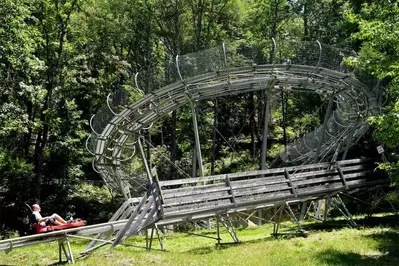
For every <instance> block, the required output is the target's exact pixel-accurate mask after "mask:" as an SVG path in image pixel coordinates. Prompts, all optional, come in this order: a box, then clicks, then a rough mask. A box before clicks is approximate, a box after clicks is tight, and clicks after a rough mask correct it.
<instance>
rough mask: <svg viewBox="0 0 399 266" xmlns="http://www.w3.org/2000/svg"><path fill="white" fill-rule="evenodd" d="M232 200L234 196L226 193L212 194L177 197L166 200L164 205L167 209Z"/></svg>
mask: <svg viewBox="0 0 399 266" xmlns="http://www.w3.org/2000/svg"><path fill="white" fill-rule="evenodd" d="M226 198H228V199H230V198H232V195H229V194H228V193H226V192H219V193H212V194H202V195H194V196H184V197H176V198H173V199H168V200H165V203H164V204H163V205H162V206H164V207H165V208H167V207H170V206H175V205H183V204H192V203H198V202H203V201H206V202H209V201H215V200H216V201H217V200H219V199H226Z"/></svg>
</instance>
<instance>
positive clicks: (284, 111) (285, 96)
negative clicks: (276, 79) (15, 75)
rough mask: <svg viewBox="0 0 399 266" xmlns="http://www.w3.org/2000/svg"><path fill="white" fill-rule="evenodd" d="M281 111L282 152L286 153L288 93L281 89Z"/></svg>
mask: <svg viewBox="0 0 399 266" xmlns="http://www.w3.org/2000/svg"><path fill="white" fill-rule="evenodd" d="M281 100H282V101H281V109H282V110H281V111H282V114H283V143H284V152H285V153H287V129H286V127H287V125H286V123H287V103H288V94H287V93H284V91H281Z"/></svg>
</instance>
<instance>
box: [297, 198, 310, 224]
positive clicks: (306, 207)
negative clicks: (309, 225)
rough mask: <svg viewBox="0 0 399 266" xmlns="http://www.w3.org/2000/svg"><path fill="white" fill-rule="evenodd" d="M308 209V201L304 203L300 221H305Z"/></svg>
mask: <svg viewBox="0 0 399 266" xmlns="http://www.w3.org/2000/svg"><path fill="white" fill-rule="evenodd" d="M307 209H308V203H307V201H304V202H302V206H301V214H300V215H299V221H303V220H304V219H305V216H306V212H307Z"/></svg>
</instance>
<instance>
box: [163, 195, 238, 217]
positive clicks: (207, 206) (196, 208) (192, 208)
mask: <svg viewBox="0 0 399 266" xmlns="http://www.w3.org/2000/svg"><path fill="white" fill-rule="evenodd" d="M227 206H232V207H234V204H232V203H231V201H230V200H229V199H224V200H219V201H212V202H199V203H195V204H187V205H180V206H175V207H167V208H165V207H164V216H165V217H168V216H169V215H170V214H171V213H175V214H179V213H180V214H181V215H182V216H184V213H186V214H190V213H195V212H201V211H203V210H213V209H216V208H218V207H223V208H225V207H227Z"/></svg>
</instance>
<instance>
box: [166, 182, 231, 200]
mask: <svg viewBox="0 0 399 266" xmlns="http://www.w3.org/2000/svg"><path fill="white" fill-rule="evenodd" d="M228 189H229V188H228V187H227V186H226V184H225V183H217V184H211V185H197V186H195V187H182V188H175V189H163V190H162V191H163V193H164V197H165V198H173V197H178V196H184V195H193V194H202V193H211V192H215V191H221V190H228Z"/></svg>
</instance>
